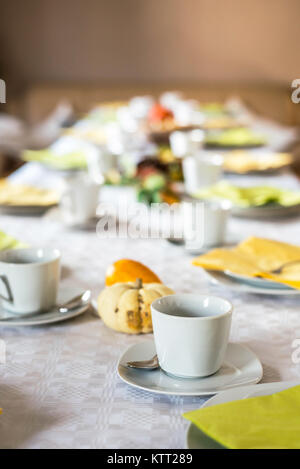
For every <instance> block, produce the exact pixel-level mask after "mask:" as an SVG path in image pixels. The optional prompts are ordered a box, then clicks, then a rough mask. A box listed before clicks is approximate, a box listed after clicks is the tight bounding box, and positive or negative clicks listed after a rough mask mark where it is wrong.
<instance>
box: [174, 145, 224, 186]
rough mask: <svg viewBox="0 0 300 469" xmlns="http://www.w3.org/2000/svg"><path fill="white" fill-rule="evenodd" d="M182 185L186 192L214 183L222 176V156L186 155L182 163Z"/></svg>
mask: <svg viewBox="0 0 300 469" xmlns="http://www.w3.org/2000/svg"><path fill="white" fill-rule="evenodd" d="M182 168H183V176H184V186H185V191H186V192H187V194H190V195H194V194H195V193H196V192H197V191H198V190H199V189H203V188H204V187H209V186H211V185H213V184H216V183H217V182H218V181H219V180H220V179H221V177H222V172H223V158H222V156H220V155H216V154H215V155H207V154H204V153H203V154H201V153H199V154H196V155H192V156H187V157H186V158H184V160H183V163H182Z"/></svg>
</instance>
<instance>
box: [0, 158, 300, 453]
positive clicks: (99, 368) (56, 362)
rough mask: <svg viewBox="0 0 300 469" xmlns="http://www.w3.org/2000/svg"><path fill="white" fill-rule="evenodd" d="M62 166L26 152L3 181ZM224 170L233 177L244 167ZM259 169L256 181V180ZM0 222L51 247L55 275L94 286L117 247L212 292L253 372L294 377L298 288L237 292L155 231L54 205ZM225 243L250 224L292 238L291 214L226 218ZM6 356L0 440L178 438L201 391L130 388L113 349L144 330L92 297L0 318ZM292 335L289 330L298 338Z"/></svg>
mask: <svg viewBox="0 0 300 469" xmlns="http://www.w3.org/2000/svg"><path fill="white" fill-rule="evenodd" d="M266 177H267V178H268V181H270V182H271V183H274V184H277V185H279V187H286V188H291V189H294V188H298V189H299V181H298V179H297V178H296V177H295V176H294V175H293V174H292V173H291V172H290V171H288V170H287V171H284V172H283V173H280V174H279V175H270V176H264V177H263V178H261V177H260V176H251V178H250V181H249V178H247V180H248V183H249V184H250V183H251V184H253V183H256V184H260V183H264V184H265V183H266ZM61 178H62V176H61V175H60V174H59V172H55V171H49V170H48V169H46V168H44V167H43V166H42V165H40V164H38V163H34V162H32V163H27V164H26V165H24V166H23V167H22V168H20V169H19V170H17V171H16V172H15V173H13V174H12V176H11V177H10V179H11V181H15V182H19V183H27V184H35V185H39V186H43V187H55V186H56V185H57V184H58V183H59V182H58V181H59V179H61ZM229 180H231V181H234V182H236V183H239V184H243V181H245V179H243V176H230V177H229ZM262 181H264V182H262ZM122 191H124V189H122V188H114V187H103V189H102V192H101V196H100V200H101V198H102V197H103V199H105V200H114V201H117V200H118V197H119V198H121V199H122V197H123V194H124V193H125V192H122ZM0 229H1V230H3V231H5V232H7V233H9V234H10V235H12V236H14V237H15V238H17V239H19V240H21V241H22V242H24V243H26V244H28V245H30V246H48V247H55V248H58V249H59V250H60V251H61V253H62V284H63V285H64V286H66V287H68V286H76V287H78V288H79V289H81V290H82V291H83V290H86V289H90V290H91V291H92V295H93V298H94V299H95V300H96V299H97V296H98V295H99V293H100V292H101V290H102V289H103V288H104V287H105V272H106V270H107V268H108V266H109V265H111V264H112V263H113V262H114V261H116V260H117V259H121V258H124V257H125V258H129V259H130V258H132V259H135V260H138V261H140V262H142V263H143V264H145V265H147V266H148V267H150V268H151V269H152V270H153V271H154V272H155V273H156V274H157V275H158V276H159V277H160V278H161V280H162V281H163V282H164V283H165V284H166V285H168V286H169V287H171V288H172V289H173V290H174V291H175V292H181V293H191V292H193V293H199V294H205V295H217V296H221V297H224V298H227V299H228V300H230V301H231V302H232V304H233V307H234V313H233V322H232V329H231V336H230V341H231V342H233V343H238V344H243V345H245V346H247V347H248V348H250V349H251V350H252V351H253V352H254V353H255V354H256V355H257V356H258V358H259V359H260V361H261V363H262V366H263V378H262V382H263V383H269V382H277V381H285V380H286V381H290V380H299V379H300V364H297V363H294V361H295V360H293V351H294V350H295V348H294V347H295V344H296V343H297V340H298V341H299V339H300V301H299V300H300V296H297V295H295V296H280V297H279V296H275V295H272V294H269V295H258V294H251V293H247V292H245V293H241V292H240V291H235V290H234V289H233V290H230V289H228V288H224V286H222V285H220V284H216V283H212V282H210V280H209V278H208V276H207V274H206V272H205V271H204V270H202V269H200V268H197V267H195V266H193V265H192V259H193V255H191V254H190V253H189V252H187V251H186V250H185V249H184V248H183V247H182V246H176V245H172V244H170V243H168V242H167V240H165V239H130V238H117V239H111V238H110V237H105V236H101V235H99V233H97V232H96V230H79V229H72V228H70V227H67V226H65V225H64V224H63V223H61V220H60V219H59V218H57V217H56V216H53V214H52V216H51V213H46V214H45V215H44V216H42V217H41V216H26V217H24V216H12V215H1V216H0ZM228 232H229V235H230V236H231V239H233V240H234V242H235V243H238V242H240V241H242V240H244V239H245V238H247V237H249V236H258V237H266V238H272V239H276V240H279V241H284V242H288V243H292V244H299V240H300V223H299V217H297V216H296V217H292V218H279V219H274V220H255V219H243V218H233V217H232V218H231V219H230V222H229V227H228ZM0 340H2V341H4V342H5V345H6V360H5V363H1V364H0V407H1V408H2V409H3V413H2V415H1V416H0V446H1V448H5V449H9V448H20V449H29V448H30V449H32V448H45V449H47V448H53V449H60V448H70V449H71V448H72V449H84V448H86V449H98V448H101V449H117V448H126V449H142V448H148V449H183V448H185V447H186V431H187V427H188V423H187V421H186V420H185V419H184V418H183V417H182V414H183V413H185V412H188V411H191V410H194V409H198V408H200V407H201V405H202V404H203V403H204V402H205V401H206V400H207V399H208V398H207V397H183V396H174V395H159V394H153V393H150V392H147V391H143V390H140V389H136V388H134V387H131V386H129V385H128V384H126V383H124V382H122V381H121V380H120V378H119V377H118V375H117V371H116V368H117V364H118V359H119V357H120V355H121V354H122V353H123V352H124V351H125V350H126V349H127V348H128V347H129V346H131V345H132V344H135V343H139V342H142V341H151V340H153V338H152V335H151V334H148V335H126V334H122V333H118V332H115V331H113V330H111V329H109V328H107V327H106V326H105V325H104V324H103V322H102V321H101V319H100V318H99V317H98V316H97V314H96V313H95V310H94V308H90V309H89V310H88V311H87V312H86V313H85V314H83V315H82V316H80V317H77V318H74V319H71V320H68V321H65V322H61V323H58V324H50V325H47V326H43V327H40V326H39V327H5V328H4V327H1V322H0ZM298 343H299V342H298Z"/></svg>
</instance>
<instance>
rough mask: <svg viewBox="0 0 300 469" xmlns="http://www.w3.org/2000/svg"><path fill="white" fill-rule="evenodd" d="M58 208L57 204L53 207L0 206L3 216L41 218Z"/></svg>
mask: <svg viewBox="0 0 300 469" xmlns="http://www.w3.org/2000/svg"><path fill="white" fill-rule="evenodd" d="M54 207H57V204H52V205H0V212H1V213H2V214H3V215H15V216H18V215H21V216H39V215H43V214H44V213H46V212H47V211H48V210H50V209H53V208H54Z"/></svg>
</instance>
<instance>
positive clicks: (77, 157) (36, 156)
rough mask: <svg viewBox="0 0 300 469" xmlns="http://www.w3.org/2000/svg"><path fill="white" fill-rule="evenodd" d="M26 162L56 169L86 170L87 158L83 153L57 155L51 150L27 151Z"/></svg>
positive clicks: (25, 152) (25, 154) (73, 152)
mask: <svg viewBox="0 0 300 469" xmlns="http://www.w3.org/2000/svg"><path fill="white" fill-rule="evenodd" d="M22 156H23V159H24V160H25V161H38V162H40V163H43V164H45V165H47V166H51V167H52V168H54V169H61V170H68V169H84V168H86V165H87V163H86V156H85V153H84V152H82V151H72V152H67V153H65V154H56V153H55V152H54V151H52V150H51V149H45V150H26V151H24V152H23V155H22Z"/></svg>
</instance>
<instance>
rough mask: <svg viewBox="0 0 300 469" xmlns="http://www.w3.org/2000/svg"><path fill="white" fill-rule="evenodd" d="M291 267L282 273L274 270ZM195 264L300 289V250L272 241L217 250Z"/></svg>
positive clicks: (250, 240)
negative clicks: (293, 262)
mask: <svg viewBox="0 0 300 469" xmlns="http://www.w3.org/2000/svg"><path fill="white" fill-rule="evenodd" d="M291 261H299V263H295V264H293V265H287V266H286V267H285V268H284V269H283V271H282V273H281V274H272V273H270V271H272V270H274V269H278V268H279V267H281V266H282V265H284V264H286V263H288V262H291ZM193 264H194V265H195V266H198V267H203V268H204V269H207V270H219V271H226V270H228V271H230V272H232V273H235V274H239V275H245V276H248V277H257V276H260V277H264V278H267V279H269V280H272V281H274V282H278V283H283V284H285V285H288V286H290V287H293V288H297V289H300V247H298V246H293V245H291V244H287V243H281V242H279V241H273V240H271V239H264V238H256V237H251V238H248V239H246V240H245V241H244V242H242V243H241V244H239V245H238V246H236V247H235V248H233V249H214V250H212V251H210V252H208V253H207V254H204V255H202V256H199V257H197V258H196V259H194V260H193Z"/></svg>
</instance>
